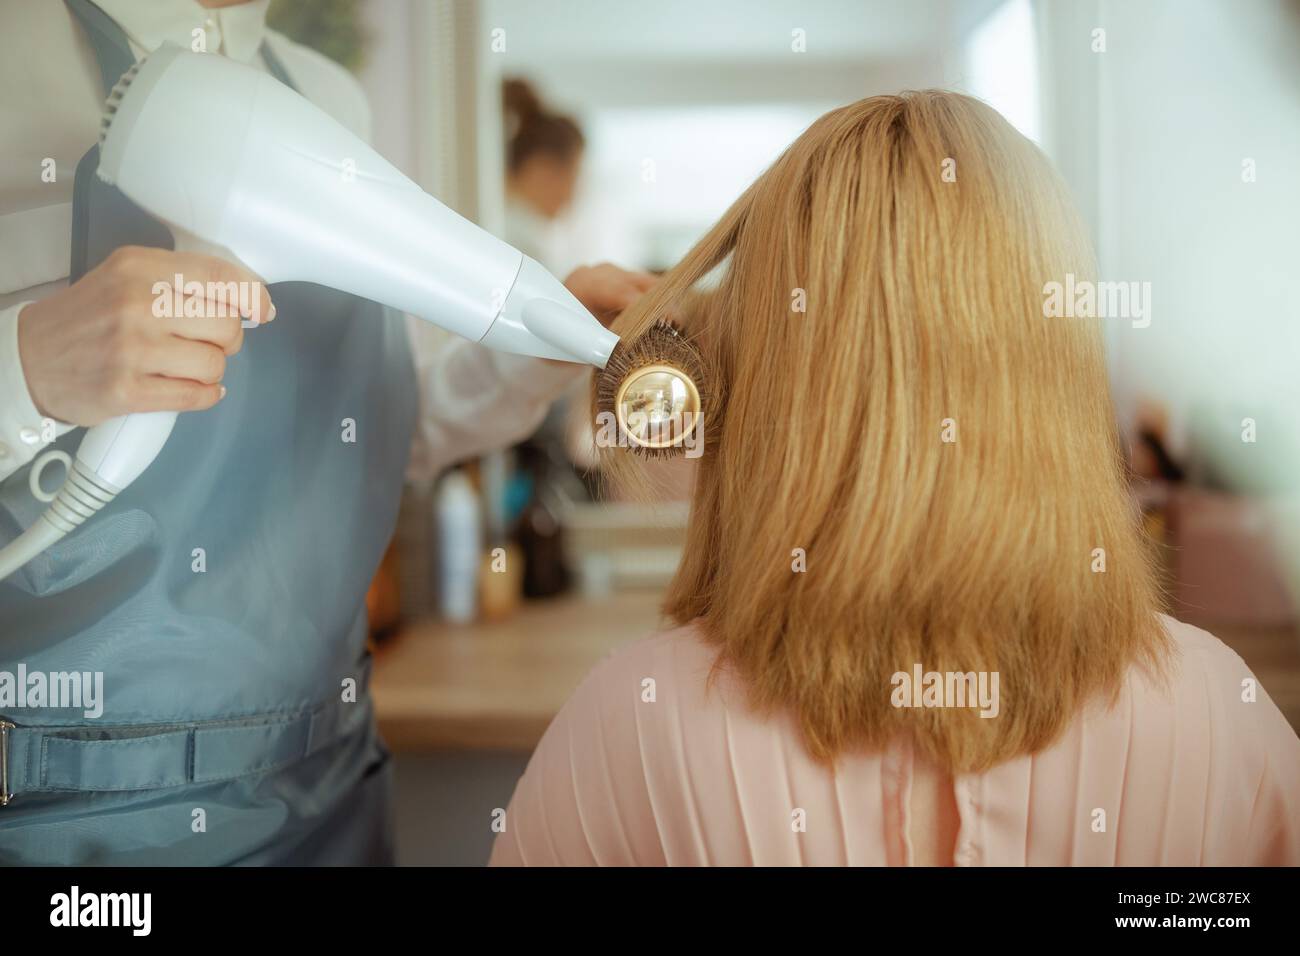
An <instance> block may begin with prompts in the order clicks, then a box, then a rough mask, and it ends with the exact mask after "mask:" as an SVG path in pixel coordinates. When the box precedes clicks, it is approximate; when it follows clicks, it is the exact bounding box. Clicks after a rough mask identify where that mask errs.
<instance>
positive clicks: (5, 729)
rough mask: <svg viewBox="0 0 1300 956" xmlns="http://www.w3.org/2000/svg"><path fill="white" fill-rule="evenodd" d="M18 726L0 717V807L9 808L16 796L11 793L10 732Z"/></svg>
mask: <svg viewBox="0 0 1300 956" xmlns="http://www.w3.org/2000/svg"><path fill="white" fill-rule="evenodd" d="M16 726H17V724H14V723H12V722H11V721H8V720H5V719H4V718H3V717H0V807H7V806H9V801H10V800H12V799H13V797H14V795H13V794H12V793H10V792H9V731H11V730H13V729H14V728H15V727H16Z"/></svg>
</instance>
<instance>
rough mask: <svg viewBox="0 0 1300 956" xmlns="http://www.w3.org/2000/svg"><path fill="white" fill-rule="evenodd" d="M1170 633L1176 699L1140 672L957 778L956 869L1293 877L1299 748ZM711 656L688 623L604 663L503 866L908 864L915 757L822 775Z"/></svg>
mask: <svg viewBox="0 0 1300 956" xmlns="http://www.w3.org/2000/svg"><path fill="white" fill-rule="evenodd" d="M1164 620H1165V622H1166V626H1167V627H1168V629H1169V632H1170V634H1171V635H1172V636H1173V638H1174V641H1175V643H1176V645H1177V648H1178V655H1177V659H1176V662H1175V665H1174V668H1173V679H1172V681H1171V682H1170V683H1169V686H1168V688H1167V689H1158V688H1157V686H1156V685H1155V684H1154V683H1153V682H1152V681H1150V680H1149V679H1148V677H1147V676H1146V675H1145V674H1143V673H1142V672H1141V671H1140V670H1139V669H1137V668H1134V669H1133V670H1132V671H1131V672H1130V674H1129V677H1128V679H1127V681H1126V682H1125V686H1124V688H1123V691H1122V693H1121V696H1120V698H1119V700H1118V701H1117V702H1116V703H1115V704H1114V706H1111V707H1105V706H1103V705H1101V704H1093V705H1091V706H1089V707H1088V708H1085V710H1084V711H1083V712H1081V713H1080V714H1079V716H1078V717H1077V718H1076V719H1075V721H1074V722H1073V724H1072V725H1071V726H1070V728H1069V729H1068V730H1067V731H1066V733H1065V734H1064V735H1063V736H1062V737H1061V738H1060V739H1058V740H1057V741H1056V743H1054V744H1053V745H1052V746H1050V747H1048V748H1047V749H1046V750H1043V751H1041V752H1039V753H1036V754H1033V755H1032V756H1025V757H1019V758H1016V759H1014V760H1011V761H1008V762H1006V763H1003V764H1000V765H998V766H997V767H995V768H993V769H992V770H989V771H986V772H984V773H980V774H969V775H961V776H958V777H956V778H955V779H954V780H953V789H954V791H955V792H954V796H955V801H956V807H957V812H958V814H959V816H960V822H959V825H958V830H957V838H956V848H955V853H954V857H953V862H954V863H956V864H957V865H959V866H1020V865H1030V866H1062V865H1071V866H1112V865H1119V866H1138V865H1191V866H1196V865H1204V866H1235V865H1297V864H1300V739H1297V737H1296V734H1295V732H1294V731H1293V730H1292V729H1291V727H1290V725H1288V723H1287V722H1286V719H1285V718H1284V717H1283V716H1282V714H1281V712H1279V711H1278V709H1277V707H1276V706H1275V705H1274V704H1273V702H1272V700H1270V699H1269V697H1268V695H1267V694H1265V693H1264V691H1263V689H1262V688H1259V689H1258V690H1257V696H1256V699H1255V700H1254V701H1253V702H1247V701H1245V700H1243V696H1246V695H1245V693H1244V688H1243V681H1245V680H1246V679H1248V678H1249V679H1251V681H1253V680H1254V678H1253V675H1252V674H1251V672H1250V670H1249V669H1248V668H1247V667H1246V665H1245V664H1244V663H1243V662H1242V660H1241V658H1240V657H1238V656H1237V655H1236V654H1235V653H1234V652H1233V651H1231V650H1229V649H1228V648H1227V647H1226V646H1224V645H1223V644H1222V643H1221V642H1220V641H1219V640H1218V639H1217V638H1215V637H1214V636H1212V635H1210V634H1207V633H1206V632H1205V631H1202V630H1199V629H1197V628H1194V627H1191V626H1189V625H1186V624H1183V623H1180V622H1178V621H1175V620H1173V619H1172V618H1165V619H1164ZM715 654H716V650H715V649H713V648H711V647H709V646H708V645H706V644H705V643H703V642H702V641H701V640H700V639H699V637H698V635H697V633H696V632H695V630H694V629H693V628H692V627H684V628H678V629H676V630H672V631H668V632H665V633H662V634H658V635H656V636H654V637H651V638H648V639H646V640H642V641H638V642H636V643H634V644H632V645H630V646H629V647H627V648H624V649H623V650H620V651H618V652H616V653H614V654H612V655H610V656H609V657H608V658H606V659H605V660H604V661H603V662H602V663H601V664H599V665H598V666H597V667H596V668H595V670H594V671H592V673H591V674H590V676H588V678H587V679H586V680H585V681H584V682H583V684H582V685H581V686H580V687H579V688H578V690H577V691H576V692H575V693H574V695H573V697H572V698H571V699H570V700H569V702H568V703H567V704H566V705H565V706H564V708H563V710H562V711H561V712H560V714H559V715H558V716H557V717H556V718H555V721H554V722H553V723H552V724H551V726H550V728H549V729H548V730H547V732H546V734H545V736H544V737H543V738H542V741H541V743H540V744H539V745H538V747H537V751H536V752H535V753H534V754H533V757H532V760H531V761H530V762H529V764H528V769H527V770H526V771H525V773H524V776H523V777H522V779H521V780H520V781H519V784H518V787H517V788H516V790H515V795H514V798H513V800H512V801H511V803H510V806H509V808H508V810H507V812H506V816H505V829H504V831H503V832H502V833H500V834H499V835H498V837H497V840H496V845H495V847H494V848H493V852H492V864H493V865H507V866H509V865H579V866H581V865H603V866H609V865H613V866H631V865H663V864H670V865H677V866H682V865H685V866H700V865H751V864H754V865H776V866H786V865H801V864H802V865H817V866H822V865H825V866H836V865H844V864H849V865H866V866H877V865H888V866H906V865H909V864H911V863H912V853H911V841H909V839H908V836H907V833H908V827H909V825H911V823H910V821H909V819H908V812H909V793H910V789H911V781H912V779H913V771H914V759H913V754H912V750H911V747H910V745H908V744H906V743H901V742H900V743H897V744H895V745H893V746H891V747H889V748H888V749H887V750H886V751H885V752H883V753H873V754H855V755H846V756H844V757H841V759H840V760H839V761H837V762H836V764H835V765H834V767H833V768H831V767H827V766H825V765H823V764H819V763H817V762H816V761H814V760H813V759H812V758H811V757H810V756H809V755H808V754H807V753H805V751H804V750H803V748H802V746H801V744H800V741H799V735H798V731H797V729H796V728H795V726H794V724H793V722H792V721H791V720H790V719H789V718H788V717H779V718H777V717H771V718H764V717H762V716H759V715H757V714H755V713H754V712H752V711H751V710H750V709H749V708H748V707H747V706H746V703H745V699H744V693H743V688H742V687H741V686H740V685H739V682H738V679H737V678H736V677H734V676H732V675H723V676H722V677H720V678H719V679H718V680H716V681H715V682H714V684H713V686H712V687H711V688H706V684H705V681H706V678H707V676H708V674H709V669H710V667H711V665H712V663H713V660H714V656H715ZM648 680H651V681H653V691H654V693H653V700H649V699H647V698H648V697H649V694H648V693H647V692H646V688H647V687H649V686H650V685H649V684H647V683H646V682H647V681H648Z"/></svg>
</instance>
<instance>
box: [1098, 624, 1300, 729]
mask: <svg viewBox="0 0 1300 956" xmlns="http://www.w3.org/2000/svg"><path fill="white" fill-rule="evenodd" d="M1160 621H1161V624H1162V625H1163V627H1164V630H1165V633H1166V634H1167V635H1168V636H1169V651H1168V653H1167V654H1166V655H1164V658H1163V660H1162V661H1161V662H1160V664H1159V666H1156V667H1152V666H1148V665H1140V666H1138V665H1135V666H1134V667H1133V668H1132V669H1131V671H1130V674H1129V680H1128V682H1127V685H1126V687H1125V693H1124V695H1122V696H1124V697H1126V698H1127V702H1128V707H1127V708H1123V707H1122V708H1120V709H1121V710H1127V711H1128V714H1127V717H1126V718H1125V719H1127V720H1129V721H1131V722H1132V723H1133V724H1134V725H1135V726H1136V725H1141V726H1143V728H1144V730H1145V731H1147V732H1153V731H1154V730H1155V728H1156V727H1157V726H1160V725H1163V726H1166V727H1167V728H1168V732H1169V735H1170V738H1171V740H1172V739H1173V738H1175V737H1178V738H1181V739H1182V740H1183V742H1184V743H1189V742H1190V741H1191V739H1192V738H1194V737H1195V736H1196V735H1197V734H1200V735H1201V736H1204V737H1206V738H1211V737H1214V738H1219V737H1221V738H1223V739H1224V740H1240V739H1242V738H1254V739H1265V738H1270V737H1272V736H1274V735H1277V736H1278V737H1279V738H1280V739H1285V738H1287V737H1294V733H1293V732H1292V731H1291V730H1290V728H1289V726H1288V725H1287V723H1286V720H1285V718H1283V717H1282V715H1281V713H1280V712H1279V711H1278V709H1277V707H1276V706H1275V705H1274V704H1273V702H1272V700H1271V699H1270V698H1269V696H1268V694H1267V692H1266V691H1265V690H1264V688H1263V687H1262V686H1261V685H1260V683H1259V679H1258V678H1257V677H1256V676H1255V674H1254V673H1253V672H1252V671H1251V669H1250V667H1248V666H1247V664H1246V662H1245V661H1244V660H1242V658H1241V656H1240V655H1239V654H1238V653H1237V652H1236V651H1234V650H1233V649H1232V648H1230V647H1228V645H1226V644H1224V643H1223V641H1221V640H1219V639H1218V638H1217V637H1215V636H1214V635H1213V634H1211V633H1210V632H1209V631H1205V630H1202V629H1201V628H1199V627H1195V626H1193V625H1191V624H1187V623H1185V622H1183V621H1179V620H1177V619H1176V618H1173V617H1170V616H1168V615H1164V614H1162V615H1160ZM1130 708H1131V709H1130ZM1109 712H1110V715H1111V716H1112V717H1114V716H1116V710H1115V708H1114V707H1111V708H1109Z"/></svg>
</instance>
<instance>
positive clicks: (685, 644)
mask: <svg viewBox="0 0 1300 956" xmlns="http://www.w3.org/2000/svg"><path fill="white" fill-rule="evenodd" d="M717 665H718V649H717V648H716V647H715V646H714V645H712V644H710V643H709V641H708V640H707V638H706V636H705V633H704V631H703V629H702V628H701V627H700V625H699V624H697V623H689V624H686V625H683V626H681V627H674V628H671V629H669V630H664V631H660V632H658V633H656V634H652V635H650V636H649V637H643V638H641V639H639V640H634V641H632V642H630V643H628V644H626V645H624V646H623V647H620V648H618V649H617V650H615V651H612V652H611V653H610V654H608V655H607V656H606V657H605V658H604V659H603V660H601V661H600V662H599V663H598V664H597V665H596V666H595V667H594V668H592V670H591V672H590V673H589V674H588V675H587V678H586V679H585V680H584V681H583V682H582V684H581V686H580V687H579V688H578V690H577V691H575V693H574V697H573V701H572V702H571V704H572V705H573V706H576V707H579V708H581V709H583V710H586V711H587V712H588V713H591V710H590V708H595V709H596V710H598V711H599V714H600V719H601V720H602V721H604V722H605V724H606V726H607V727H618V726H623V725H627V724H632V725H635V728H636V730H637V733H638V734H639V735H640V736H641V737H642V738H646V737H649V736H653V735H654V734H655V732H656V728H667V729H669V730H671V731H672V732H674V733H675V732H677V731H678V730H680V729H682V728H683V727H686V728H688V729H690V728H697V727H700V726H701V725H703V724H706V723H708V722H709V721H720V720H722V719H723V717H724V713H725V712H726V711H728V710H731V711H732V712H733V713H734V714H737V715H739V713H741V712H743V711H744V709H745V705H744V694H743V692H741V691H740V688H739V686H738V682H737V681H736V680H735V679H734V678H733V677H732V675H731V674H730V673H729V672H728V670H727V669H725V668H721V667H719V666H717Z"/></svg>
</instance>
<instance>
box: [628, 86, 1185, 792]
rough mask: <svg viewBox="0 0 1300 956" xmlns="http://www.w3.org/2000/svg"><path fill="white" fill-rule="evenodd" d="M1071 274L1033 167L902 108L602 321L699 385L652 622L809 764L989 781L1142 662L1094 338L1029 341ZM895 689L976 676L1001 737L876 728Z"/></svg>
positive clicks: (1076, 322) (1063, 232)
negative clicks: (702, 660) (639, 339)
mask: <svg viewBox="0 0 1300 956" xmlns="http://www.w3.org/2000/svg"><path fill="white" fill-rule="evenodd" d="M1092 273H1093V265H1092V261H1091V256H1090V252H1089V249H1088V244H1087V242H1086V239H1085V237H1084V231H1083V229H1082V227H1081V225H1080V223H1079V221H1078V219H1077V217H1076V215H1075V214H1074V212H1073V210H1072V208H1071V204H1070V202H1069V199H1068V197H1067V194H1066V192H1065V190H1064V188H1063V186H1062V185H1061V184H1060V182H1059V180H1058V178H1057V177H1056V175H1055V173H1054V172H1053V171H1052V169H1051V167H1050V165H1049V164H1048V162H1047V160H1046V159H1045V158H1044V157H1043V155H1042V154H1041V153H1040V152H1039V150H1038V149H1037V148H1036V147H1035V146H1034V145H1033V144H1032V143H1030V142H1029V141H1027V140H1026V139H1024V138H1023V137H1022V136H1021V135H1020V134H1018V133H1017V132H1016V131H1015V130H1014V129H1012V128H1011V126H1009V125H1008V124H1007V123H1006V121H1004V120H1003V119H1002V118H1001V117H1000V116H999V115H998V114H997V113H996V112H995V111H993V110H992V109H990V108H989V107H988V106H986V105H984V104H982V103H980V102H978V101H976V100H973V99H970V98H968V97H964V96H960V95H957V94H953V93H945V92H922V93H909V94H905V95H901V96H878V97H872V98H870V99H866V100H862V101H860V102H858V103H854V104H853V105H851V106H847V107H844V108H842V109H838V110H835V111H833V112H831V113H829V114H827V115H826V116H823V117H822V118H821V119H820V120H818V121H817V122H816V123H814V124H813V125H812V127H811V128H810V129H809V130H808V131H807V132H805V133H804V134H803V135H802V136H801V137H800V138H799V139H798V140H797V141H796V142H795V143H794V144H793V145H792V146H791V147H790V148H789V149H788V150H787V151H786V152H785V154H784V155H783V156H782V157H781V158H780V159H778V160H777V161H776V163H775V164H774V165H773V166H772V167H771V168H770V169H769V170H767V172H766V173H764V174H763V176H762V177H760V178H759V180H758V181H757V182H755V183H754V184H753V186H751V187H750V189H749V190H747V191H746V192H745V194H744V195H743V196H741V198H740V199H739V200H737V202H736V203H735V204H734V205H733V206H732V208H731V209H730V210H729V211H728V212H727V213H726V215H724V216H723V218H722V220H721V221H720V222H719V223H718V224H717V225H716V226H715V227H714V228H713V229H712V230H711V231H710V232H709V233H708V234H707V235H706V236H705V237H704V238H703V239H702V240H701V241H700V243H699V244H698V245H697V246H696V247H695V248H694V249H693V250H692V251H691V252H690V253H689V254H688V255H687V256H686V257H685V259H683V260H682V262H681V263H679V264H678V265H677V266H676V267H675V268H674V269H672V270H671V271H670V272H669V273H668V274H667V275H666V276H665V277H664V279H663V280H662V281H661V282H660V283H659V284H658V286H656V288H655V289H654V290H653V291H652V292H651V293H649V294H648V295H647V296H646V297H645V298H644V299H643V300H642V301H640V302H639V303H638V304H637V305H636V306H634V307H633V308H632V309H631V310H629V312H628V313H626V314H625V315H624V316H623V317H622V318H621V320H620V325H619V326H618V327H617V328H618V331H620V333H621V334H623V335H624V337H625V340H632V339H634V338H635V337H636V336H637V335H638V334H639V333H641V332H643V331H645V330H646V329H648V328H650V327H651V326H652V325H653V324H654V323H655V322H656V321H658V320H660V319H662V318H664V317H671V318H672V319H673V320H674V322H675V323H676V324H677V325H678V327H679V328H680V330H681V332H682V334H683V336H684V337H685V338H686V339H687V340H689V341H690V342H691V343H693V344H694V345H695V347H696V348H697V349H698V350H699V352H700V356H701V358H702V360H703V362H704V363H705V365H706V367H707V374H708V379H709V391H708V399H707V402H706V407H705V408H704V421H703V439H704V447H703V453H702V455H701V456H700V458H699V461H698V474H697V476H696V486H695V491H694V501H693V507H692V512H691V519H690V527H689V531H688V537H687V545H686V552H685V556H684V559H683V561H682V564H681V566H680V568H679V570H678V572H677V575H676V577H675V579H674V580H673V582H672V585H671V587H670V590H669V593H668V598H667V605H666V608H667V612H668V614H669V615H670V616H671V617H672V618H673V619H674V620H676V621H677V622H679V623H685V622H688V621H698V622H699V624H700V626H701V629H702V633H703V634H704V636H705V637H706V638H707V639H708V640H710V641H712V642H714V643H716V644H717V645H718V646H719V648H720V652H721V653H720V656H719V664H720V666H722V667H726V668H730V669H733V670H734V671H735V672H736V673H738V674H739V675H740V677H741V678H742V679H743V681H744V683H745V685H746V686H747V687H748V688H749V691H750V693H751V695H752V697H753V700H754V702H755V703H756V704H757V705H759V706H762V707H765V708H784V709H787V710H788V711H789V712H791V713H792V714H793V715H794V716H795V718H796V719H797V720H798V721H799V723H800V725H801V727H802V730H803V732H804V735H805V738H806V741H807V744H808V746H809V748H810V750H811V751H812V752H813V753H815V754H817V755H819V756H824V757H831V756H834V755H836V754H838V753H840V752H843V751H845V750H848V749H855V748H858V747H868V748H874V747H878V746H880V745H883V744H884V743H885V742H886V741H887V740H888V739H889V738H890V737H892V736H894V735H895V734H898V733H910V734H912V735H913V736H914V738H915V740H916V741H917V742H918V744H919V745H921V746H922V747H923V748H925V749H926V750H927V751H928V752H929V753H930V754H931V755H932V756H934V757H936V758H937V759H939V760H940V761H942V762H944V763H945V764H946V765H948V766H950V767H952V768H953V769H956V770H971V769H978V768H982V767H986V766H988V765H990V764H991V763H994V762H997V761H999V760H1002V759H1006V758H1009V757H1012V756H1014V755H1017V754H1021V753H1026V752H1031V751H1034V750H1037V749H1040V748H1041V747H1043V746H1045V745H1046V744H1048V743H1050V742H1051V740H1052V739H1053V738H1054V737H1055V736H1056V735H1057V734H1058V733H1059V732H1060V731H1061V730H1063V729H1064V727H1065V726H1066V725H1067V724H1068V722H1069V721H1070V720H1071V718H1072V717H1073V716H1074V714H1075V713H1076V712H1077V710H1078V708H1079V707H1081V706H1083V704H1084V703H1085V702H1086V701H1088V700H1089V699H1091V698H1092V697H1093V696H1094V695H1098V694H1101V693H1105V692H1108V691H1109V692H1113V691H1115V690H1116V689H1117V688H1118V686H1119V683H1120V681H1121V680H1122V677H1123V675H1124V673H1125V672H1126V671H1127V669H1128V667H1129V665H1131V664H1133V663H1146V664H1151V665H1158V664H1159V661H1160V660H1161V659H1162V655H1163V651H1164V647H1165V643H1164V641H1165V638H1164V634H1163V632H1162V630H1161V628H1160V625H1159V622H1158V619H1157V618H1156V616H1155V615H1156V612H1157V610H1158V609H1159V595H1158V589H1157V586H1156V584H1155V582H1154V575H1153V571H1152V566H1151V563H1150V557H1149V555H1148V553H1147V549H1146V545H1145V543H1144V540H1143V539H1142V536H1141V534H1140V531H1139V525H1138V522H1137V519H1136V516H1135V514H1134V513H1133V509H1132V507H1131V505H1130V501H1129V498H1128V495H1127V491H1126V487H1125V473H1124V465H1123V461H1122V456H1121V454H1120V450H1119V447H1118V442H1117V436H1116V433H1115V423H1114V419H1113V416H1112V412H1111V406H1110V399H1109V394H1108V385H1107V379H1106V371H1105V361H1104V356H1103V353H1102V349H1101V342H1100V334H1099V329H1098V328H1097V327H1096V323H1095V322H1094V321H1093V320H1090V319H1081V318H1068V319H1063V318H1049V317H1045V315H1044V308H1043V302H1044V286H1045V284H1047V283H1049V282H1065V281H1066V276H1067V274H1073V275H1074V276H1075V277H1076V279H1082V278H1087V277H1090V276H1091V275H1092ZM604 456H605V459H606V464H607V465H608V466H609V467H610V468H611V469H612V470H613V471H615V472H616V473H617V472H619V471H627V470H628V469H631V468H634V467H635V466H636V461H635V459H633V458H631V457H629V456H628V454H627V451H626V449H607V450H606V451H605V452H604ZM917 665H919V666H920V668H921V670H922V671H924V672H941V673H943V672H962V673H968V672H976V673H978V672H981V671H983V672H997V673H998V683H997V688H998V695H999V702H998V706H997V716H995V717H981V716H980V715H979V714H980V708H979V707H978V706H976V707H966V708H962V707H898V706H895V704H896V703H897V702H898V695H897V693H896V689H897V683H896V682H895V681H894V675H895V674H896V673H899V672H905V673H907V674H908V675H909V678H910V677H911V675H912V674H913V673H914V669H915V668H916V666H917ZM918 693H919V688H918ZM950 702H951V701H950Z"/></svg>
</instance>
